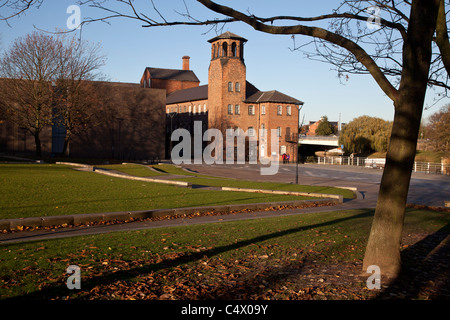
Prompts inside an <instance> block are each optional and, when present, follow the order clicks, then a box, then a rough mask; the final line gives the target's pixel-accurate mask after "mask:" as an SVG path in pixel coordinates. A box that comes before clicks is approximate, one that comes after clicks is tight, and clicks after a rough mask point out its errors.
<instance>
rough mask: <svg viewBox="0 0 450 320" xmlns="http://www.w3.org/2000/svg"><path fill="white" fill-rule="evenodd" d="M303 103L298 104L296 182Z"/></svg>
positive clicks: (296, 179)
mask: <svg viewBox="0 0 450 320" xmlns="http://www.w3.org/2000/svg"><path fill="white" fill-rule="evenodd" d="M302 107H303V104H299V105H297V109H298V122H297V138H296V139H295V144H296V148H297V159H296V162H297V163H296V167H295V184H298V160H299V159H298V155H299V154H298V149H299V147H298V140H299V137H300V110H302Z"/></svg>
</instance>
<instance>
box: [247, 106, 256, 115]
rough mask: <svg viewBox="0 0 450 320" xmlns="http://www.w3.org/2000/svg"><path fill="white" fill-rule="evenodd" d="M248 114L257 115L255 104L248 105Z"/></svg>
mask: <svg viewBox="0 0 450 320" xmlns="http://www.w3.org/2000/svg"><path fill="white" fill-rule="evenodd" d="M248 114H249V115H251V116H253V115H255V106H248Z"/></svg>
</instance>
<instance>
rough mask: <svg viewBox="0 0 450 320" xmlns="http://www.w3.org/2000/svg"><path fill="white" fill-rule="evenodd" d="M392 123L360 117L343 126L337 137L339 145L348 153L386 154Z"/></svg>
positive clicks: (374, 118)
mask: <svg viewBox="0 0 450 320" xmlns="http://www.w3.org/2000/svg"><path fill="white" fill-rule="evenodd" d="M391 130H392V122H390V121H386V120H384V119H381V118H376V117H369V116H361V117H358V118H355V119H353V120H352V121H350V122H349V123H348V124H347V125H345V126H344V127H343V128H342V130H341V133H340V135H339V144H340V145H344V150H345V151H346V152H350V153H372V152H386V151H387V149H388V144H389V136H390V134H391Z"/></svg>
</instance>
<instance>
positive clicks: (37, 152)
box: [33, 130, 42, 158]
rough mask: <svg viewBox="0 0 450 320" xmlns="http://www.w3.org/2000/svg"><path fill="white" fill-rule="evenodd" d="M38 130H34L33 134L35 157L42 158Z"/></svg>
mask: <svg viewBox="0 0 450 320" xmlns="http://www.w3.org/2000/svg"><path fill="white" fill-rule="evenodd" d="M39 134H40V131H38V130H36V131H35V132H34V133H33V135H34V143H35V144H36V157H37V158H42V148H41V139H40V137H39Z"/></svg>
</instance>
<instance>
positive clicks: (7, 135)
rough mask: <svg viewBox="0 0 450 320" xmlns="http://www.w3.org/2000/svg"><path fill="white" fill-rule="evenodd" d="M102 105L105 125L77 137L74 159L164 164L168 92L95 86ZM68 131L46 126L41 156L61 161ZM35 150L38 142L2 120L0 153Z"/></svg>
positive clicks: (106, 84)
mask: <svg viewBox="0 0 450 320" xmlns="http://www.w3.org/2000/svg"><path fill="white" fill-rule="evenodd" d="M92 84H93V85H94V86H95V90H96V92H97V93H98V96H99V100H100V101H101V103H100V105H99V106H98V110H99V112H102V117H101V121H99V122H98V123H95V124H93V125H92V126H90V127H88V128H87V129H86V130H85V131H83V132H82V133H81V134H79V135H76V136H73V140H72V142H71V147H70V155H71V156H73V157H83V158H106V159H124V160H125V159H126V160H147V159H148V160H151V159H163V158H164V148H165V122H164V119H165V91H164V90H160V89H152V90H148V89H143V88H141V86H140V85H139V84H133V83H117V82H92ZM65 134H66V132H65V129H64V127H60V126H57V125H56V124H55V125H53V126H48V127H46V128H44V130H43V131H42V133H41V135H40V137H41V146H42V153H43V156H55V157H58V156H61V153H62V151H63V145H64V138H65ZM34 151H35V143H34V137H33V136H32V135H31V133H30V132H28V131H27V130H25V129H22V128H19V127H18V126H17V125H16V124H14V123H11V122H9V121H7V120H6V119H0V152H8V153H14V154H23V153H30V154H33V153H34Z"/></svg>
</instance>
